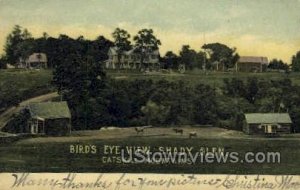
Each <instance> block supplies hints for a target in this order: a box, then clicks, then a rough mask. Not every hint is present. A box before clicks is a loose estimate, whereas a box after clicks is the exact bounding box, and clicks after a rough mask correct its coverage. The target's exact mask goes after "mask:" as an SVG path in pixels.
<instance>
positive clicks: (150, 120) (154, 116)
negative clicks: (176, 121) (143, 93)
mask: <svg viewBox="0 0 300 190" xmlns="http://www.w3.org/2000/svg"><path fill="white" fill-rule="evenodd" d="M169 110H170V108H169V107H166V106H163V105H157V104H156V103H155V102H152V101H151V100H149V101H148V102H147V104H146V105H145V106H142V108H141V111H142V112H143V114H145V116H146V118H147V125H150V124H151V125H155V124H162V123H164V122H165V120H166V116H167V115H168V114H169Z"/></svg>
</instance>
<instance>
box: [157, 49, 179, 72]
mask: <svg viewBox="0 0 300 190" xmlns="http://www.w3.org/2000/svg"><path fill="white" fill-rule="evenodd" d="M161 61H162V63H163V66H162V68H164V69H176V70H177V69H178V66H179V57H178V56H177V55H176V54H175V53H173V52H172V51H167V52H166V54H165V56H164V57H162V58H161Z"/></svg>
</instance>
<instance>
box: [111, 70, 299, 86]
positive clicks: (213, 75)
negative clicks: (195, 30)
mask: <svg viewBox="0 0 300 190" xmlns="http://www.w3.org/2000/svg"><path fill="white" fill-rule="evenodd" d="M107 75H108V76H110V77H112V78H115V79H118V80H135V79H153V80H155V81H157V80H161V79H165V80H168V81H178V80H183V81H186V82H188V83H189V84H191V85H195V84H198V83H202V84H207V85H211V86H215V87H222V86H223V84H224V83H223V80H224V79H226V78H227V79H230V78H238V79H241V80H246V79H247V78H251V77H256V78H257V79H265V80H270V81H271V80H282V79H284V78H289V79H291V81H292V82H293V84H294V85H300V74H299V73H290V74H285V73H278V72H270V73H236V72H207V73H204V72H203V71H202V70H197V69H195V70H192V71H187V72H185V74H180V73H178V72H171V73H170V74H164V73H155V72H154V73H152V74H151V73H150V74H145V73H141V72H139V71H131V70H120V71H117V70H108V71H107Z"/></svg>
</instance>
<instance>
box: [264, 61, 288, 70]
mask: <svg viewBox="0 0 300 190" xmlns="http://www.w3.org/2000/svg"><path fill="white" fill-rule="evenodd" d="M268 68H270V69H275V70H285V71H286V70H288V69H289V66H288V64H287V63H284V62H283V61H282V60H277V59H273V60H271V61H270V63H269V65H268Z"/></svg>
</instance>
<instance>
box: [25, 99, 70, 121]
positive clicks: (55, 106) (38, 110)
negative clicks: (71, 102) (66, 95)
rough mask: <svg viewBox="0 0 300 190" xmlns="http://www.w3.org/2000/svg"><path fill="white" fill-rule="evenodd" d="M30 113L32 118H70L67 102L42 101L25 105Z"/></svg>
mask: <svg viewBox="0 0 300 190" xmlns="http://www.w3.org/2000/svg"><path fill="white" fill-rule="evenodd" d="M27 108H28V110H29V112H30V115H31V117H32V118H34V119H39V120H45V119H59V118H71V113H70V110H69V107H68V104H67V102H65V101H62V102H43V103H31V104H29V105H28V106H27Z"/></svg>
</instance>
